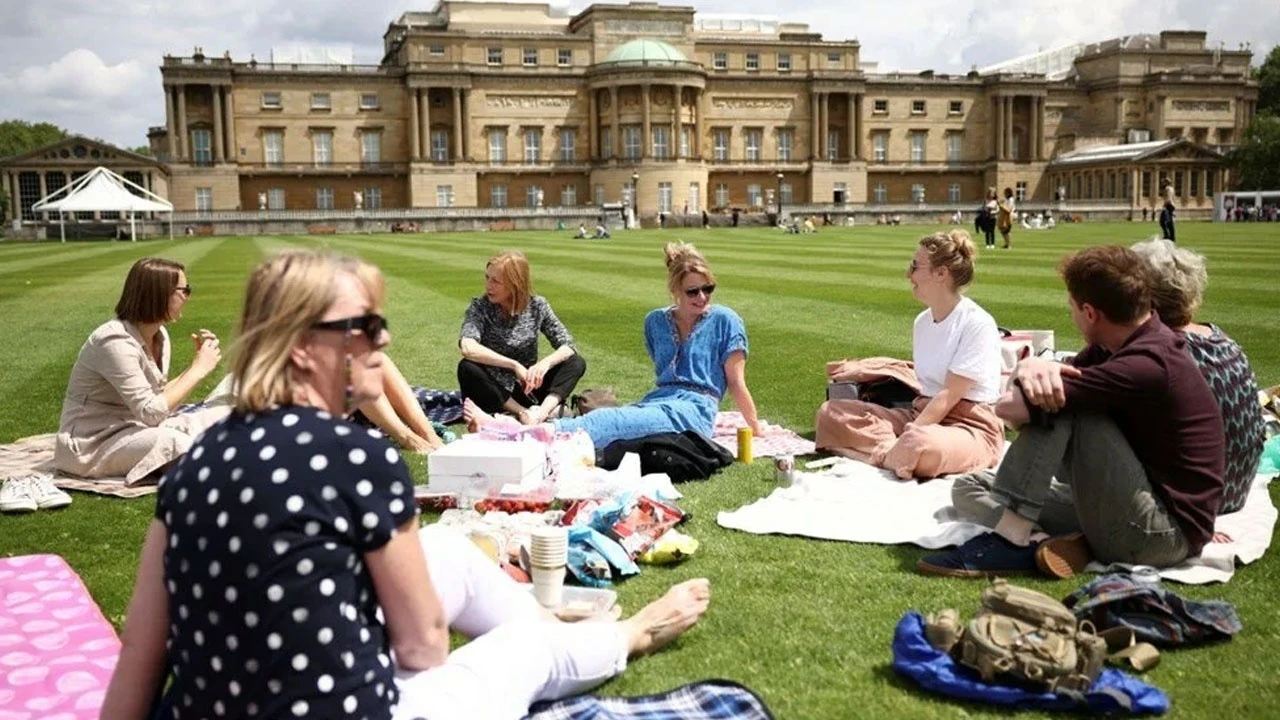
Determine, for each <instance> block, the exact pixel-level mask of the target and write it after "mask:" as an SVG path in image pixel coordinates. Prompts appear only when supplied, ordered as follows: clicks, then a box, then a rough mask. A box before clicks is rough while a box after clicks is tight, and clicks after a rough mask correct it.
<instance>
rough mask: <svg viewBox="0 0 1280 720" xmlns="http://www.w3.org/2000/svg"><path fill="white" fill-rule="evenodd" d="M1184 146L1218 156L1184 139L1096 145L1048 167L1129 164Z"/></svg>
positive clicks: (1194, 150)
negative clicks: (1107, 163) (1106, 163)
mask: <svg viewBox="0 0 1280 720" xmlns="http://www.w3.org/2000/svg"><path fill="white" fill-rule="evenodd" d="M1180 145H1185V146H1187V147H1188V148H1189V149H1191V150H1192V151H1193V152H1195V153H1197V154H1202V155H1204V156H1206V157H1212V156H1219V153H1217V152H1215V151H1214V150H1212V149H1210V148H1207V147H1204V146H1202V145H1197V144H1195V143H1193V142H1191V141H1190V140H1188V139H1186V138H1178V139H1175V140H1152V141H1150V142H1140V143H1125V144H1123V145H1098V146H1094V147H1087V148H1083V149H1080V150H1073V151H1071V152H1069V153H1066V154H1065V155H1062V156H1060V157H1058V158H1055V159H1054V160H1053V162H1051V163H1050V165H1053V166H1055V167H1060V166H1063V165H1083V164H1086V163H1103V162H1129V161H1133V160H1146V159H1148V158H1152V157H1155V156H1157V155H1162V154H1164V153H1166V152H1168V151H1169V150H1171V149H1173V148H1174V147H1176V146H1180Z"/></svg>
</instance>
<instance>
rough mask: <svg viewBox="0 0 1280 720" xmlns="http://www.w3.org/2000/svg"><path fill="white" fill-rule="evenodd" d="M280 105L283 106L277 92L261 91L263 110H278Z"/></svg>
mask: <svg viewBox="0 0 1280 720" xmlns="http://www.w3.org/2000/svg"><path fill="white" fill-rule="evenodd" d="M282 107H284V104H283V103H282V102H281V100H280V93H279V92H275V91H272V92H264V93H262V109H263V110H279V109H280V108H282Z"/></svg>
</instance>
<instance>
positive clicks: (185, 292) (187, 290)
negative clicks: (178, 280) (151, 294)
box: [174, 285, 192, 298]
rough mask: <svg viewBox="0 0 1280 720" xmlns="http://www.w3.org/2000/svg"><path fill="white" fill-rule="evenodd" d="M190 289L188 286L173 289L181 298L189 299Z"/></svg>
mask: <svg viewBox="0 0 1280 720" xmlns="http://www.w3.org/2000/svg"><path fill="white" fill-rule="evenodd" d="M191 289H192V288H191V286H190V285H179V286H178V287H176V288H174V291H175V292H180V293H182V297H187V298H189V297H191Z"/></svg>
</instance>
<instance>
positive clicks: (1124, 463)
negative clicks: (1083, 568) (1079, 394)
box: [951, 412, 1187, 567]
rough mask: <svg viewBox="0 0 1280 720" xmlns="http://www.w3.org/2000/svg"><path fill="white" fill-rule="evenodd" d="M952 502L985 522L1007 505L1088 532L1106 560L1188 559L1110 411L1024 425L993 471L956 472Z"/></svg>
mask: <svg viewBox="0 0 1280 720" xmlns="http://www.w3.org/2000/svg"><path fill="white" fill-rule="evenodd" d="M951 501H952V503H953V504H954V505H955V506H956V510H957V512H958V513H959V515H960V518H961V519H964V520H968V521H970V522H975V523H979V524H981V525H986V526H987V527H995V526H996V523H997V522H999V521H1000V516H1001V515H1002V514H1003V513H1004V511H1005V510H1006V509H1008V510H1011V511H1013V512H1015V513H1017V514H1019V515H1021V516H1023V517H1025V518H1027V519H1028V520H1031V521H1032V522H1035V523H1037V524H1038V525H1039V526H1040V528H1041V529H1043V530H1044V531H1045V532H1047V533H1049V534H1051V535H1061V534H1064V533H1069V532H1083V533H1084V534H1085V537H1086V538H1088V540H1089V546H1090V547H1091V548H1093V553H1094V556H1095V557H1096V558H1097V559H1098V560H1100V561H1102V562H1123V563H1133V564H1141V565H1154V566H1156V567H1167V566H1169V565H1176V564H1177V563H1179V562H1181V561H1182V560H1184V559H1185V558H1186V557H1187V539H1186V537H1185V536H1184V535H1183V533H1182V530H1181V528H1179V527H1178V524H1177V522H1176V521H1175V520H1174V519H1173V517H1172V516H1171V515H1170V514H1169V510H1168V508H1166V507H1165V504H1164V501H1163V500H1162V499H1161V498H1160V497H1159V495H1157V494H1156V493H1155V492H1154V491H1153V490H1152V488H1151V482H1150V480H1148V478H1147V471H1146V468H1144V467H1143V466H1142V463H1141V462H1139V461H1138V458H1137V457H1136V456H1135V455H1134V454H1133V449H1132V448H1130V447H1129V442H1128V441H1127V440H1125V437H1124V435H1123V434H1122V433H1121V432H1120V428H1119V427H1117V426H1116V424H1115V422H1114V421H1113V420H1111V418H1109V417H1106V416H1105V415H1098V414H1084V413H1081V414H1076V413H1069V412H1064V413H1060V414H1059V415H1058V416H1056V417H1055V418H1054V424H1053V427H1051V428H1043V427H1031V426H1028V427H1025V428H1023V429H1022V431H1021V433H1020V434H1019V435H1018V438H1017V439H1016V440H1014V441H1013V444H1012V445H1010V446H1009V451H1008V453H1007V454H1006V455H1005V458H1004V461H1003V462H1001V463H1000V467H999V469H998V470H997V471H996V472H994V473H993V472H991V471H986V472H980V473H972V474H969V475H962V476H959V477H957V478H956V480H955V485H954V486H953V487H952V490H951Z"/></svg>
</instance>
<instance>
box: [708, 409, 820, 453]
mask: <svg viewBox="0 0 1280 720" xmlns="http://www.w3.org/2000/svg"><path fill="white" fill-rule="evenodd" d="M762 424H763V423H762ZM746 425H747V421H746V420H743V419H742V413H740V412H738V411H736V410H735V411H733V412H722V413H717V414H716V425H715V430H713V431H712V432H713V434H714V437H712V438H711V439H712V440H714V441H715V442H716V444H717V445H719V446H721V447H723V448H725V449H726V450H728V451H729V452H730V453H733V456H734V457H737V456H738V428H740V427H746ZM817 451H818V450H817V448H815V447H814V445H813V441H812V440H805V439H804V438H802V437H800V436H799V435H797V434H796V432H795V431H794V430H788V429H787V428H784V427H782V426H781V425H768V426H767V430H766V432H765V434H764V435H763V436H761V437H757V438H752V439H751V454H752V455H754V456H756V457H758V458H760V457H777V456H779V455H812V454H814V453H816V452H817Z"/></svg>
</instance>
